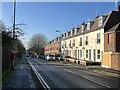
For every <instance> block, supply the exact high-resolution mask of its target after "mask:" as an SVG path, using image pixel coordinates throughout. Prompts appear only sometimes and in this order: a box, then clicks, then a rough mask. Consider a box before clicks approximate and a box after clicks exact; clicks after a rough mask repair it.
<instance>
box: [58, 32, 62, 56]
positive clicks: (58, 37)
mask: <svg viewBox="0 0 120 90" xmlns="http://www.w3.org/2000/svg"><path fill="white" fill-rule="evenodd" d="M56 32H59V36H58V41H59V45H60V49H59V53H60V57H61V54H62V53H61V51H62V47H61V39H60V35H61V31H60V30H56ZM62 56H63V55H62Z"/></svg>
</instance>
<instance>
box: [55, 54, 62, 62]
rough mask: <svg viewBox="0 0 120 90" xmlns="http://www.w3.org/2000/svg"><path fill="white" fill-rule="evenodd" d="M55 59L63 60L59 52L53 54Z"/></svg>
mask: <svg viewBox="0 0 120 90" xmlns="http://www.w3.org/2000/svg"><path fill="white" fill-rule="evenodd" d="M55 59H56V60H59V61H61V60H63V57H62V56H61V55H60V54H58V55H55Z"/></svg>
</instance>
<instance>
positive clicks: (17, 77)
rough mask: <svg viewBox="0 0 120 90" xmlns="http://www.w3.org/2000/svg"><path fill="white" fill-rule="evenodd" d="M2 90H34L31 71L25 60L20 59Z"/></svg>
mask: <svg viewBox="0 0 120 90" xmlns="http://www.w3.org/2000/svg"><path fill="white" fill-rule="evenodd" d="M2 88H3V90H4V89H11V88H13V89H15V88H17V89H25V88H26V89H28V88H29V89H36V85H35V82H34V80H33V78H32V75H31V69H30V67H29V64H28V62H27V61H26V59H24V58H22V59H20V61H19V62H18V64H17V65H16V67H15V69H14V70H13V71H12V72H11V74H10V75H9V76H8V78H7V79H6V80H5V82H4V83H3V86H2Z"/></svg>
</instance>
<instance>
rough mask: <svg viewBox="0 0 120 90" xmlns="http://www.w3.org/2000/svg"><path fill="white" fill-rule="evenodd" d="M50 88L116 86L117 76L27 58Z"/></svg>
mask: <svg viewBox="0 0 120 90" xmlns="http://www.w3.org/2000/svg"><path fill="white" fill-rule="evenodd" d="M27 59H28V60H29V62H31V64H32V65H33V66H34V67H35V69H36V70H37V71H38V73H39V74H40V75H41V76H42V78H43V79H44V81H45V82H46V83H47V85H48V86H49V87H50V88H61V89H63V88H69V89H73V88H74V89H75V88H76V89H77V88H78V89H79V88H118V78H115V77H110V76H106V75H103V74H98V73H95V72H92V71H89V70H83V69H78V68H76V67H72V66H71V64H64V63H60V62H56V61H46V60H43V59H35V58H27Z"/></svg>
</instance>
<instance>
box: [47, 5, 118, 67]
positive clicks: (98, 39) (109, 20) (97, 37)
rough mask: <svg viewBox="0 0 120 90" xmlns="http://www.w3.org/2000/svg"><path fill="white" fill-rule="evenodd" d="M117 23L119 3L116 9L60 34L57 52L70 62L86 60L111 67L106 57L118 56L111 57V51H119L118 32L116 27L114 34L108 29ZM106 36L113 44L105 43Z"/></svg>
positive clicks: (85, 61)
mask: <svg viewBox="0 0 120 90" xmlns="http://www.w3.org/2000/svg"><path fill="white" fill-rule="evenodd" d="M118 23H120V5H118V11H111V12H109V13H107V14H104V15H101V16H96V17H95V18H94V19H93V20H88V21H87V22H86V23H85V22H82V23H81V25H79V26H77V27H74V28H73V29H72V30H70V31H67V32H66V33H64V34H62V35H61V36H60V38H61V39H60V41H59V48H60V50H59V54H61V55H62V56H63V57H64V58H65V60H69V61H72V62H78V63H80V64H85V65H86V63H87V62H98V63H102V66H103V67H110V68H111V67H112V66H109V65H111V64H108V63H109V62H108V61H107V60H109V59H110V58H106V57H109V55H111V58H118V57H117V56H116V57H115V56H113V57H112V54H113V52H119V49H120V48H119V46H120V44H118V43H119V41H118V37H119V36H120V33H118V32H119V30H118V29H117V30H113V31H115V32H116V33H114V34H113V32H112V33H111V32H109V31H111V29H113V28H114V29H115V26H116V25H118ZM108 33H111V34H108ZM108 36H109V37H110V38H108ZM106 38H107V39H110V40H112V41H109V43H113V42H114V45H113V44H107V43H106V42H108V41H106V40H107V39H106ZM116 40H117V41H116ZM116 42H117V43H116ZM52 44H53V43H51V45H52ZM54 47H55V46H54ZM46 48H47V46H46ZM49 50H51V49H49ZM106 55H107V56H106ZM68 57H69V58H68ZM111 60H112V59H111ZM111 62H112V61H111ZM111 62H110V63H111ZM116 62H117V61H116ZM112 63H113V62H112Z"/></svg>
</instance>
